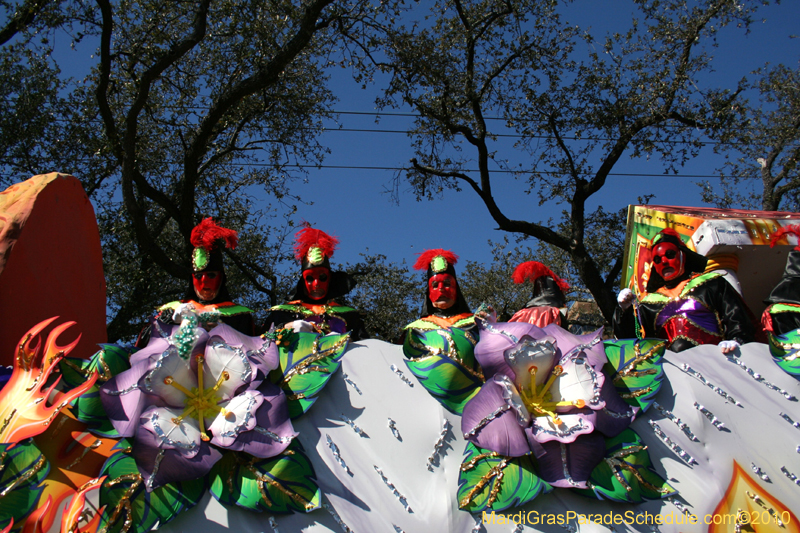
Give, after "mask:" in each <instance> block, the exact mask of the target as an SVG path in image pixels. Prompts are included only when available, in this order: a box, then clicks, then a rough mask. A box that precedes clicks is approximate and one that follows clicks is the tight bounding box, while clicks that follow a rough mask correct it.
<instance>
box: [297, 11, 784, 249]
mask: <svg viewBox="0 0 800 533" xmlns="http://www.w3.org/2000/svg"><path fill="white" fill-rule="evenodd" d="M579 4H580V6H583V7H581V9H584V8H585V6H586V3H585V2H581V3H579ZM621 5H623V3H622V2H619V1H611V0H605V1H602V0H597V1H596V2H594V3H593V4H592V5H591V9H590V10H589V11H586V10H583V11H576V12H575V13H571V14H570V15H569V17H568V19H569V20H570V21H571V22H574V23H577V24H580V25H587V24H588V25H591V26H593V27H594V29H595V30H596V31H597V30H602V29H604V28H607V27H613V25H615V24H617V23H619V20H620V17H622V19H623V20H627V18H628V17H627V15H624V14H621V13H620V12H619V11H617V10H616V9H617V8H619V6H621ZM758 19H759V21H758V22H756V23H755V24H754V25H753V27H752V28H751V32H750V34H749V35H744V32H742V31H739V30H736V29H735V28H729V29H725V30H723V31H722V32H721V34H720V36H719V42H720V47H719V48H718V49H717V50H716V52H715V59H714V62H713V67H714V69H715V73H714V74H713V75H714V76H715V77H716V78H718V81H719V83H720V85H722V84H727V85H728V86H730V87H735V83H736V81H737V80H738V79H740V78H741V77H742V76H745V75H747V74H748V73H750V72H751V71H752V70H754V69H756V68H758V67H762V66H763V65H764V64H765V63H766V62H767V61H771V62H772V63H784V64H787V65H793V66H795V67H797V65H798V60H800V39H791V38H790V36H791V35H792V34H793V33H800V26H799V25H798V21H800V2H796V1H791V2H784V3H783V4H782V5H778V6H769V7H768V8H765V9H763V10H762V11H761V12H760V13H759V16H758ZM760 19H764V20H763V22H762V21H760ZM331 81H332V87H333V89H334V92H335V93H336V94H337V96H338V97H339V99H340V101H339V103H338V104H337V105H336V106H335V108H336V109H337V110H339V111H353V112H367V113H368V112H374V110H375V108H374V104H373V102H374V98H375V96H376V94H377V88H371V89H368V90H361V89H360V87H359V86H358V85H356V84H355V83H354V82H352V80H351V79H350V77H349V73H348V72H346V71H337V72H335V73H334V76H333V78H332V80H331ZM411 122H412V119H411V118H409V117H403V116H391V115H390V116H382V118H381V121H380V123H379V124H377V125H376V124H375V123H374V117H370V116H368V115H351V114H346V115H341V116H340V120H339V124H341V127H342V128H345V129H367V130H400V131H402V130H405V129H407V128H408V127H409V126H410V124H411ZM321 140H322V142H323V144H325V145H327V146H328V147H329V148H330V149H331V151H332V153H331V154H330V156H329V157H328V158H327V160H326V161H325V163H324V164H325V165H326V166H331V167H335V166H344V167H392V168H394V167H400V166H403V165H406V164H407V163H408V160H409V158H410V157H411V156H412V151H411V148H410V140H409V139H408V137H407V136H405V135H403V134H400V133H384V132H377V131H371V132H346V131H340V132H337V131H332V132H328V133H326V134H324V135H323V137H322V139H321ZM721 161H722V159H721V156H717V155H715V154H713V152H712V150H711V149H706V150H705V151H704V153H702V154H701V155H700V156H699V157H697V158H695V159H693V160H691V161H689V162H688V163H687V164H686V166H685V167H684V168H683V169H682V170H681V172H680V174H681V176H683V175H703V176H704V175H712V174H715V172H714V171H715V168H716V167H717V166H719V165H720V164H721ZM614 173H615V174H633V176H620V175H616V176H612V177H611V178H610V179H609V180H608V183H607V185H606V186H605V188H604V189H603V190H602V191H601V192H600V193H598V194H597V195H595V197H594V198H593V204H592V205H593V206H595V207H596V206H597V205H603V207H604V208H605V209H607V210H618V209H620V208H623V207H625V206H627V205H628V204H634V203H637V197H638V196H641V195H644V194H655V195H656V196H655V198H654V199H653V200H652V201H651V203H655V204H666V205H690V206H700V205H702V204H701V201H700V195H699V191H700V189H699V187H698V186H697V185H695V183H696V182H698V181H700V180H699V179H697V178H691V177H670V178H669V179H665V178H662V177H658V176H659V175H661V174H662V173H663V167H662V165H661V164H660V162H658V161H655V160H651V161H646V160H641V159H639V160H631V159H630V158H623V159H622V160H621V161H620V162H619V164H618V165H617V167H615V169H614ZM394 174H395V172H393V171H389V170H361V169H335V168H323V169H319V170H318V169H311V170H310V171H309V176H308V185H303V186H301V187H300V188H299V189H298V191H299V192H300V194H301V195H302V197H303V198H305V199H307V200H309V201H312V202H313V205H310V206H301V207H300V209H299V212H298V214H299V217H301V218H302V219H305V220H307V221H309V222H311V223H312V224H314V225H315V226H317V227H319V228H320V229H324V230H325V231H328V232H330V233H332V234H335V235H336V236H338V237H339V238H340V240H341V245H340V248H339V250H338V251H337V253H336V255H335V256H334V264H335V263H336V262H337V261H340V262H344V261H350V262H353V261H357V260H358V254H359V253H360V252H364V251H366V249H368V250H369V252H370V253H381V254H385V255H386V256H388V257H389V259H390V260H392V261H401V260H402V259H404V258H405V259H406V261H407V262H408V263H413V261H414V259H415V257H416V255H415V254H417V253H419V252H421V251H423V250H424V249H426V248H439V247H441V248H449V249H452V250H453V251H454V252H455V253H456V254H458V255H459V256H460V257H461V259H462V261H464V260H473V261H479V262H486V261H489V260H490V259H491V255H490V247H489V245H488V244H487V242H488V241H489V240H490V239H493V240H500V239H502V237H503V235H504V234H503V232H499V231H497V230H496V229H495V228H496V224H495V223H494V221H493V220H492V219H491V217H490V216H489V214H488V212H487V210H486V208H485V207H484V205H483V204H482V203H481V202H480V200H479V199H478V197H477V195H476V194H475V193H474V192H472V191H471V190H463V191H462V192H460V193H456V192H454V191H446V193H445V196H444V197H443V199H441V200H434V201H427V200H425V201H422V202H417V201H416V200H415V198H414V195H413V194H411V193H410V192H407V191H405V190H404V189H407V185H405V184H402V183H401V195H400V203H399V205H395V204H393V203H391V202H390V198H389V195H388V194H386V193H385V191H386V190H387V189H389V188H391V186H392V180H393V176H394ZM641 175H654V176H656V177H641ZM495 179H496V180H497V183H496V184H495V186H494V189H495V192H496V194H495V197H496V198H497V199H498V202H499V204H500V206H501V208H502V209H503V210H504V211H505V212H506V214H507V215H508V216H509V217H511V218H521V219H524V220H533V221H540V220H547V219H548V218H549V217H556V216H557V215H558V214H559V213H560V210H561V206H555V205H548V206H543V207H539V206H538V205H537V201H536V198H535V197H534V196H529V195H525V194H522V192H521V191H523V190H524V187H523V186H522V184H521V183H520V182H517V181H515V180H514V179H513V178H512V177H510V176H509V175H497V176H496V177H495ZM714 181H716V180H712V182H714ZM529 242H530V241H529ZM531 245H532V246H534V243H533V242H531Z"/></svg>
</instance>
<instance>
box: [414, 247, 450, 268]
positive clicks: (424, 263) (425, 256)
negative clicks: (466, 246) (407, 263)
mask: <svg viewBox="0 0 800 533" xmlns="http://www.w3.org/2000/svg"><path fill="white" fill-rule="evenodd" d="M437 255H441V256H442V257H444V260H445V261H447V264H448V265H455V264H456V263H458V256H457V255H456V254H454V253H453V252H451V251H450V250H443V249H441V248H434V249H433V250H425V251H424V252H422V253H421V254H419V257H418V258H417V262H416V263H414V268H415V269H416V270H428V267H429V266H430V264H431V261H433V258H434V257H436V256H437Z"/></svg>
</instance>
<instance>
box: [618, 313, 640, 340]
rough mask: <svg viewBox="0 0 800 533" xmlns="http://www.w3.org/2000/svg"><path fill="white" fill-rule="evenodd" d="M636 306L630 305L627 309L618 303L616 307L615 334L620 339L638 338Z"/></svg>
mask: <svg viewBox="0 0 800 533" xmlns="http://www.w3.org/2000/svg"><path fill="white" fill-rule="evenodd" d="M633 309H634V306H630V307H629V308H627V309H626V310H624V311H623V310H622V308H621V307H620V306H619V305H618V306H617V308H616V309H614V335H616V336H617V338H619V339H635V338H636V324H635V322H634V320H633Z"/></svg>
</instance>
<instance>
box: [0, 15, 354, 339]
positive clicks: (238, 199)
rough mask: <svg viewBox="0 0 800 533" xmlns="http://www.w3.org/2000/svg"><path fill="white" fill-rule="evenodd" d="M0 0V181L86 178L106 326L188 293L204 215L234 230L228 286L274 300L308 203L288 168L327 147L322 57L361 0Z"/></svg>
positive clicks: (247, 298) (248, 301) (129, 321)
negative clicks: (79, 70)
mask: <svg viewBox="0 0 800 533" xmlns="http://www.w3.org/2000/svg"><path fill="white" fill-rule="evenodd" d="M3 6H4V7H5V8H6V11H7V16H6V19H7V25H6V29H8V32H7V33H9V34H10V35H11V36H10V37H9V40H8V43H7V44H6V45H5V46H4V47H3V48H2V49H0V81H3V82H4V83H0V86H2V87H3V88H2V89H0V95H1V96H4V97H5V99H6V102H9V104H10V105H8V106H6V107H5V108H4V109H3V111H0V127H1V128H2V135H0V165H2V166H3V168H4V170H5V172H4V177H5V181H6V182H8V181H10V179H26V178H27V177H29V176H30V175H31V174H37V173H42V172H49V171H53V170H58V171H62V172H68V173H72V174H74V175H75V176H76V177H78V178H79V179H81V181H82V182H83V184H84V187H85V188H86V190H87V192H88V194H89V195H90V198H91V199H92V200H93V203H94V205H95V208H96V212H97V217H98V222H99V225H100V229H101V239H102V244H103V250H104V267H105V271H106V276H107V286H108V296H109V303H108V306H109V309H110V310H111V312H112V314H111V316H110V317H109V319H110V321H109V337H110V338H111V339H112V340H115V339H118V338H121V337H122V338H124V337H130V336H131V335H132V334H135V332H136V330H137V329H138V323H139V322H140V321H141V320H142V319H143V318H144V317H145V316H146V315H147V314H148V313H149V312H150V311H151V310H152V308H153V307H154V306H156V305H158V304H160V303H163V301H164V299H165V298H175V297H180V296H182V295H183V293H184V292H185V290H186V288H187V287H188V284H189V277H190V264H191V263H190V260H189V257H190V253H191V245H190V242H189V236H190V233H191V230H192V228H193V227H194V226H195V225H196V224H197V223H198V222H199V221H200V220H201V219H202V218H203V217H205V216H214V217H215V218H216V220H217V222H218V223H219V224H221V225H223V226H226V227H230V228H232V229H235V230H237V231H239V234H240V241H239V247H238V248H237V250H235V251H232V252H229V253H228V260H227V264H228V265H229V272H228V275H229V284H230V285H231V292H232V293H233V294H235V295H237V296H238V299H239V300H240V301H241V302H242V303H243V304H245V305H248V306H251V307H254V308H255V309H263V308H265V307H268V306H269V305H273V304H275V303H277V301H278V292H279V287H278V274H277V270H276V268H275V265H276V263H278V262H280V261H281V260H282V259H284V258H285V257H286V248H287V247H286V246H285V243H286V237H287V235H288V234H289V233H290V232H291V223H292V220H291V218H290V217H291V215H292V213H293V212H294V209H295V207H294V206H295V205H296V203H297V202H298V201H299V200H298V198H297V197H296V196H293V195H292V193H291V189H290V182H291V180H292V179H293V178H294V177H297V176H298V171H297V170H296V168H294V167H296V166H297V165H300V164H308V163H312V164H313V163H319V162H321V161H322V159H323V157H324V155H325V149H324V147H322V146H321V145H320V144H319V143H318V142H317V141H316V135H317V133H319V132H320V131H321V128H322V120H323V119H324V118H326V117H329V116H330V114H331V104H332V103H333V101H334V97H333V95H332V94H331V92H330V90H329V89H328V88H327V86H326V84H325V81H326V79H327V78H326V75H325V68H326V67H327V66H328V65H329V64H330V63H331V62H332V61H333V55H334V52H332V51H336V50H338V49H340V48H341V47H338V46H337V45H336V44H335V42H336V39H337V30H340V29H345V28H346V29H347V31H348V34H349V35H351V36H353V35H357V34H358V32H359V30H358V29H357V27H356V25H357V24H358V21H359V18H360V17H364V16H367V15H368V14H369V13H370V8H369V7H368V5H367V3H366V2H362V1H361V0H353V1H344V0H343V1H336V0H309V1H305V2H299V1H298V2H292V1H290V0H287V1H278V2H257V1H253V0H201V1H198V2H195V1H186V0H179V1H173V2H158V1H154V0H142V1H132V0H115V1H112V0H97V1H96V2H86V3H84V2H83V1H82V0H62V1H56V0H52V1H47V0H25V1H24V2H22V3H20V4H14V3H8V2H3ZM2 35H4V33H2V32H0V36H2ZM65 41H66V42H67V43H69V44H70V45H72V46H79V47H80V46H81V43H82V42H83V43H84V44H86V43H87V42H88V45H89V46H96V47H97V53H96V54H94V55H93V56H92V57H93V59H94V61H95V64H94V65H91V70H90V71H88V74H87V75H86V76H85V78H83V79H72V78H70V77H68V76H65V75H63V74H62V72H61V70H60V67H59V61H64V59H63V57H64V54H65V52H64V50H60V49H58V47H56V46H55V43H56V42H58V43H60V44H62V45H63V43H64V42H65ZM67 54H68V53H67ZM264 198H267V200H264Z"/></svg>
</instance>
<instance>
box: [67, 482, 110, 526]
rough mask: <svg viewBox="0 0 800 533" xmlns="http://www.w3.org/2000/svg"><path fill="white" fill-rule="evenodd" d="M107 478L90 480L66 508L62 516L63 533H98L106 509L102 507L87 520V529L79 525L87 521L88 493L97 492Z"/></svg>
mask: <svg viewBox="0 0 800 533" xmlns="http://www.w3.org/2000/svg"><path fill="white" fill-rule="evenodd" d="M105 479H106V476H103V477H100V478H95V479H92V480H89V481H88V482H87V483H86V484H85V485H83V486H82V487H81V488H79V489H78V492H76V493H75V496H73V497H72V501H71V502H70V503H69V505H67V506H65V507H64V514H63V515H62V516H61V531H62V533H84V532H85V533H89V532H94V531H97V526H98V525H99V524H100V515H101V514H102V512H103V509H105V506H103V507H101V508H100V509H99V510H98V511H97V512H96V513H95V514H94V516H93V517H92V518H91V519H90V520H87V523H86V526H85V527H80V526H79V525H78V524H79V523H80V522H81V521H83V520H85V515H84V507H85V506H86V493H88V492H89V491H90V490H97V489H99V488H100V485H102V484H103V481H104V480H105Z"/></svg>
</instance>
